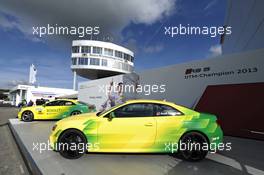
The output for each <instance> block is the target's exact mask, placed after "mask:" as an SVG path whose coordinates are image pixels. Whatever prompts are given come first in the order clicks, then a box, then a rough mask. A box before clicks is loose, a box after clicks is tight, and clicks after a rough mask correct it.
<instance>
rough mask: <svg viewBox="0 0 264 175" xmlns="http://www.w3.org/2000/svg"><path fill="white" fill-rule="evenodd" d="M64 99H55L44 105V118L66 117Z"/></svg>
mask: <svg viewBox="0 0 264 175" xmlns="http://www.w3.org/2000/svg"><path fill="white" fill-rule="evenodd" d="M65 102H66V101H64V100H56V101H52V102H49V103H47V104H46V105H45V114H46V115H45V118H46V119H60V118H64V117H67V113H66V112H67V108H68V107H67V106H65Z"/></svg>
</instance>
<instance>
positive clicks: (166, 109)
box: [154, 104, 183, 116]
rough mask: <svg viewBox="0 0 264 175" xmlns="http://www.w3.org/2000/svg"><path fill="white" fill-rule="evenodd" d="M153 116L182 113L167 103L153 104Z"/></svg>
mask: <svg viewBox="0 0 264 175" xmlns="http://www.w3.org/2000/svg"><path fill="white" fill-rule="evenodd" d="M154 108H155V110H154V111H155V116H179V115H183V113H182V112H180V111H178V110H177V109H175V108H173V107H171V106H168V105H159V104H156V105H155V107H154Z"/></svg>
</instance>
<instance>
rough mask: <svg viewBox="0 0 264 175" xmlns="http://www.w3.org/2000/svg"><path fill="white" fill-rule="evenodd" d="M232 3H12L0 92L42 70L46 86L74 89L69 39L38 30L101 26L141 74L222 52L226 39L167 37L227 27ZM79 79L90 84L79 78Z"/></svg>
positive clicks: (4, 22)
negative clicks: (170, 31) (178, 30)
mask: <svg viewBox="0 0 264 175" xmlns="http://www.w3.org/2000/svg"><path fill="white" fill-rule="evenodd" d="M225 12H226V0H199V1H197V0H134V1H130V0H86V1H83V0H76V1H72V0H64V1H62V0H58V1H53V0H46V1H35V0H24V1H23V2H22V1H21V0H8V1H4V2H1V6H0V53H1V55H0V67H1V69H0V88H10V87H12V86H14V85H16V84H18V83H24V82H27V81H28V76H29V66H30V64H34V65H35V66H36V68H37V71H38V72H37V84H38V85H40V86H49V87H60V88H72V81H73V74H72V71H71V69H70V65H71V44H72V40H73V39H90V37H91V36H86V37H84V38H79V37H78V36H69V35H63V36H62V35H49V36H43V37H39V36H37V35H33V31H32V27H34V26H47V24H51V25H55V24H57V25H61V26H65V25H66V26H99V27H100V35H99V36H98V37H99V38H103V37H105V36H111V38H112V39H113V42H114V43H116V44H120V45H122V46H125V47H128V48H130V49H131V50H132V51H134V52H135V62H134V64H135V71H136V72H137V71H143V70H147V69H152V68H159V67H163V66H169V65H173V64H178V63H183V62H188V61H192V60H200V59H207V58H211V57H215V56H218V55H220V54H221V47H220V45H219V43H220V36H219V35H218V36H216V37H210V36H209V35H177V36H174V37H170V36H169V35H165V27H166V28H167V27H173V26H179V25H180V24H181V25H185V26H187V25H188V24H189V25H191V26H199V27H203V26H207V27H211V26H216V27H218V26H223V25H224V19H225ZM78 81H79V82H80V81H85V79H84V78H80V77H79V78H78Z"/></svg>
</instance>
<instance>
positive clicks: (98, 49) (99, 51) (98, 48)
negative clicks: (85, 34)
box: [93, 47, 102, 54]
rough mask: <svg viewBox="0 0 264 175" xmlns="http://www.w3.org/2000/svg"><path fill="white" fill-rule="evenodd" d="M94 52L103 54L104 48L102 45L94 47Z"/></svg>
mask: <svg viewBox="0 0 264 175" xmlns="http://www.w3.org/2000/svg"><path fill="white" fill-rule="evenodd" d="M93 53H95V54H102V48H101V47H93Z"/></svg>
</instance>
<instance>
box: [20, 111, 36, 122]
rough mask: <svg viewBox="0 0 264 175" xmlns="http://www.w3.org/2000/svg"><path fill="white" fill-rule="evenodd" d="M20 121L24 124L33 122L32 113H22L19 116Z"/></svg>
mask: <svg viewBox="0 0 264 175" xmlns="http://www.w3.org/2000/svg"><path fill="white" fill-rule="evenodd" d="M21 120H22V121H24V122H31V121H33V120H34V114H33V112H32V111H28V110H27V111H24V112H23V113H22V115H21Z"/></svg>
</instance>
